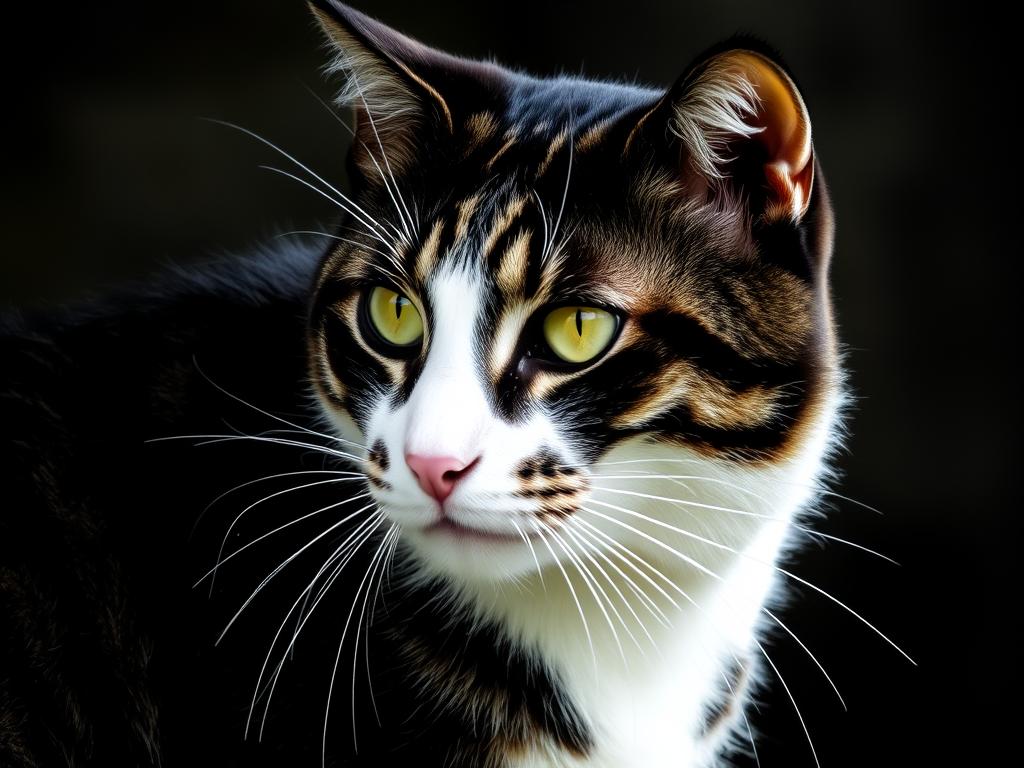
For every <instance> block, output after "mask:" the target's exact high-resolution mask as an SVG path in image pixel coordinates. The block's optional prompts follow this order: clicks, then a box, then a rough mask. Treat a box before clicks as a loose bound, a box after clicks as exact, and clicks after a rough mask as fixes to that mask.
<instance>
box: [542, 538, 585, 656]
mask: <svg viewBox="0 0 1024 768" xmlns="http://www.w3.org/2000/svg"><path fill="white" fill-rule="evenodd" d="M532 522H533V525H534V528H537V529H538V530H539V529H540V528H541V527H543V528H544V529H545V530H550V528H548V526H547V525H545V524H544V523H543V522H541V521H540V520H537V519H534V520H533V521H532ZM540 540H541V542H542V543H543V544H544V546H545V547H547V549H548V552H550V553H551V559H552V560H554V561H555V565H556V566H557V567H558V570H559V571H561V573H562V578H563V579H565V585H566V586H567V587H568V588H569V594H571V595H572V600H573V602H574V603H576V610H577V611H579V614H580V621H581V622H583V631H584V632H585V633H586V635H587V645H589V646H590V656H591V658H592V659H593V661H594V674H595V675H597V651H595V650H594V638H592V637H591V636H590V625H589V624H587V617H586V616H585V615H584V614H583V606H582V605H580V599H579V597H577V596H576V590H575V589H574V588H573V586H572V581H571V580H570V579H569V574H567V573H566V572H565V568H563V567H562V561H561V560H559V559H558V557H557V555H555V551H554V550H553V549H552V548H551V544H549V543H548V540H547V538H546V537H545V536H544V535H543V533H541V536H540Z"/></svg>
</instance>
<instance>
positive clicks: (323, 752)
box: [320, 524, 394, 768]
mask: <svg viewBox="0 0 1024 768" xmlns="http://www.w3.org/2000/svg"><path fill="white" fill-rule="evenodd" d="M391 530H394V525H393V524H392V528H391ZM391 530H389V532H388V533H389V534H390V532H391ZM386 540H387V534H386V535H385V537H384V539H383V540H382V541H381V543H380V545H379V546H378V547H377V551H376V552H375V553H374V555H373V557H372V558H371V559H370V563H369V565H368V566H367V569H366V575H365V576H363V579H362V581H360V582H359V586H358V587H357V588H356V592H355V597H353V599H352V608H351V609H350V610H349V612H348V616H346V617H345V626H344V627H342V629H341V640H340V641H339V643H338V654H337V656H336V657H335V659H334V669H333V670H332V671H331V682H330V685H329V686H328V688H327V705H326V707H325V709H324V729H323V737H322V739H321V741H320V756H321V765H322V766H324V768H326V766H327V723H328V721H329V719H330V716H331V698H332V697H333V695H334V681H335V679H336V677H337V675H338V662H339V661H340V660H341V650H342V648H343V647H344V646H345V636H346V635H347V634H348V628H349V625H350V624H351V622H352V616H353V614H354V613H355V610H356V603H357V602H358V601H359V595H360V594H361V593H362V591H363V588H364V587H366V585H367V580H368V579H369V578H370V574H371V572H372V571H373V568H374V566H375V565H376V562H377V560H378V559H379V558H380V557H381V555H382V553H383V552H384V546H385V541H386ZM352 745H353V751H354V752H358V751H359V744H358V739H357V735H356V732H355V728H353V730H352Z"/></svg>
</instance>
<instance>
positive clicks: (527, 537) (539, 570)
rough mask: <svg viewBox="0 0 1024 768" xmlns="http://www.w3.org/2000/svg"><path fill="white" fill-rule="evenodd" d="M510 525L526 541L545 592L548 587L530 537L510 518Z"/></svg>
mask: <svg viewBox="0 0 1024 768" xmlns="http://www.w3.org/2000/svg"><path fill="white" fill-rule="evenodd" d="M510 522H511V523H512V526H513V527H514V528H515V529H516V533H518V534H519V537H520V538H521V539H522V540H523V541H524V542H525V543H526V546H527V547H529V548H530V555H532V556H533V562H534V565H536V566H537V576H538V577H539V578H540V585H541V586H542V587H543V588H544V592H545V593H547V591H548V587H547V584H545V583H544V571H543V570H542V569H541V567H540V560H539V559H538V558H537V550H536V549H534V548H533V542H532V541H530V537H529V536H527V535H526V532H525V531H523V529H522V528H521V527H520V526H519V524H518V523H517V522H516V521H515V520H510Z"/></svg>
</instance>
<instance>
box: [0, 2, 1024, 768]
mask: <svg viewBox="0 0 1024 768" xmlns="http://www.w3.org/2000/svg"><path fill="white" fill-rule="evenodd" d="M29 5H30V4H19V5H18V7H17V9H16V10H12V9H5V10H4V15H5V18H4V22H3V24H4V28H5V31H6V33H7V34H6V36H7V38H8V45H7V46H5V47H4V49H3V57H4V62H3V70H2V71H3V77H4V80H5V90H4V93H3V96H2V98H3V103H4V113H5V116H4V117H3V118H2V119H0V132H2V137H3V143H2V155H0V156H2V157H3V163H2V165H3V168H4V183H3V185H2V192H0V194H2V196H3V197H2V205H0V221H2V223H0V306H3V305H39V304H44V305H45V304H49V303H53V302H61V301H67V300H72V299H75V298H77V297H80V296H82V295H83V294H84V293H85V292H87V291H90V290H97V289H98V290H102V289H103V288H104V287H105V286H109V285H113V284H116V283H118V282H120V281H123V280H124V279H126V278H142V277H144V276H146V275H147V274H151V273H152V272H153V271H154V270H155V269H156V268H158V267H159V266H160V265H162V264H166V263H169V262H176V263H188V262H189V261H190V260H196V259H202V258H206V257H208V256H209V255H211V254H215V253H217V252H220V251H225V250H235V249H241V248H244V247H246V246H247V245H249V244H251V243H254V242H256V241H259V240H261V239H265V238H266V237H269V236H271V235H273V234H274V233H275V232H278V231H280V230H282V229H288V228H298V229H315V228H317V226H318V225H319V224H321V223H323V222H327V221H329V220H330V219H331V215H332V214H331V211H330V210H329V208H328V206H327V204H325V203H324V202H323V201H322V200H320V199H318V198H317V197H316V196H314V195H313V194H312V193H309V192H307V191H305V190H303V189H301V188H299V187H298V186H297V185H294V184H291V183H290V182H287V180H282V179H280V178H277V177H274V176H271V175H269V174H266V173H264V172H261V171H259V170H258V169H257V168H256V166H257V165H258V164H259V163H260V162H263V161H266V160H269V159H274V158H273V157H272V155H271V153H270V152H269V151H268V150H265V149H263V148H261V147H260V146H258V145H257V144H255V143H254V142H252V141H250V140H248V139H246V138H245V137H244V136H241V135H239V134H235V133H232V132H229V131H226V130H224V129H222V128H219V127H217V126H214V125H211V124H209V123H204V122H202V121H201V120H199V119H198V118H199V117H202V116H209V117H217V118H223V119H227V120H233V121H237V122H240V123H243V124H244V125H246V126H248V127H251V128H253V129H254V130H256V131H258V132H260V133H262V134H264V135H266V136H268V137H271V138H273V139H274V140H275V141H277V142H279V143H280V144H281V145H282V146H283V147H285V148H288V149H292V150H296V151H298V152H300V154H301V155H302V157H303V158H304V159H305V160H307V161H308V162H309V163H310V164H311V165H312V166H313V167H315V168H317V169H320V170H322V171H323V172H324V173H325V174H326V175H328V176H329V177H331V178H339V179H340V178H342V177H343V156H344V151H345V148H346V140H345V135H344V134H343V133H342V132H341V131H340V130H339V128H338V126H337V124H336V123H334V122H333V120H332V118H331V117H330V116H329V115H328V114H327V113H326V112H325V111H324V110H323V108H322V107H321V106H320V105H318V104H317V102H316V100H315V99H314V98H313V97H312V96H311V95H310V93H309V91H308V90H307V87H308V88H311V89H312V90H313V91H315V92H318V93H320V94H321V95H324V96H328V95H329V94H330V92H331V86H330V85H329V84H327V83H325V82H324V81H323V80H322V78H321V77H320V74H319V68H320V66H321V64H322V63H323V61H324V55H323V49H322V47H321V41H320V38H319V36H318V34H317V33H316V32H315V30H314V29H313V26H312V24H311V22H310V18H309V14H308V13H307V12H306V10H305V8H304V7H303V4H302V3H300V2H294V1H292V0H288V1H286V0H275V1H274V2H251V1H250V2H244V1H243V0H224V1H223V2H216V3H214V2H209V3H191V4H190V3H176V4H166V3H159V4H155V3H153V4H150V3H138V2H136V3H130V2H127V1H126V0H116V1H113V2H106V3H102V4H88V5H87V4H77V5H71V4H68V5H66V6H65V7H63V8H59V7H58V6H56V5H52V4H45V5H40V7H39V8H38V10H32V9H31V8H30V7H28V6H29ZM359 5H360V7H362V8H363V9H364V10H367V11H368V12H369V13H371V14H373V15H376V16H378V17H380V18H382V19H383V20H385V21H386V22H388V23H391V24H393V25H394V26H397V27H398V28H400V29H402V30H404V31H406V32H408V33H410V34H412V35H414V36H417V37H420V38H421V39H423V40H425V41H427V42H429V43H431V44H433V45H436V46H438V47H443V48H447V49H450V50H452V51H454V52H457V53H461V54H465V55H469V56H477V57H483V56H492V55H493V56H494V57H496V58H497V59H499V60H500V61H503V62H506V63H510V64H514V65H516V66H520V67H523V68H527V69H530V70H533V71H536V72H540V73H551V72H555V71H558V70H566V71H570V72H576V71H580V70H582V71H583V72H585V73H587V74H590V75H597V76H614V77H624V78H626V79H634V78H635V79H637V80H639V81H646V82H653V83H661V84H665V83H668V82H669V81H671V80H672V79H674V78H675V77H676V76H677V75H678V74H679V73H680V70H681V68H683V67H684V66H685V64H686V63H687V62H688V61H689V60H690V58H691V57H692V56H693V55H694V54H696V53H697V52H698V51H699V50H701V49H703V48H704V47H706V46H707V45H709V44H711V43H713V42H716V41H718V40H720V39H722V38H724V37H727V36H729V35H730V34H732V33H734V32H737V31H742V32H749V33H753V34H756V35H759V36H761V37H763V38H765V39H766V40H768V41H769V42H771V43H772V44H774V45H775V46H776V47H778V48H779V49H780V50H781V51H782V52H783V53H784V55H785V56H786V58H787V59H788V61H789V62H790V64H791V66H792V68H793V70H794V71H795V72H796V74H797V76H798V78H799V79H800V81H801V85H802V87H803V89H804V93H805V96H806V98H807V101H808V104H809V106H810V109H811V114H812V118H813V120H814V128H815V132H816V146H817V150H818V153H819V156H820V157H821V159H822V161H823V163H824V167H825V170H826V173H827V176H828V178H829V181H830V185H831V188H832V192H833V197H834V203H835V206H836V209H837V221H838V239H837V248H836V260H835V266H834V284H835V294H836V300H837V311H838V315H839V319H840V322H841V328H842V338H843V340H844V342H845V343H846V345H848V349H849V354H848V362H849V367H850V370H851V371H852V380H851V383H852V385H853V389H854V392H855V394H856V395H857V405H856V408H855V411H854V413H853V418H852V421H851V429H852V435H851V437H850V439H849V441H848V446H849V450H848V452H847V453H845V454H844V455H843V456H842V457H841V459H840V462H839V463H840V466H841V468H842V470H843V472H844V480H843V482H842V484H841V486H840V488H839V490H840V491H842V492H843V493H844V494H846V495H849V496H852V497H854V498H856V499H859V500H862V501H864V502H866V503H868V504H870V505H872V506H875V507H877V508H879V509H880V510H881V511H882V512H883V513H884V514H883V515H881V516H879V515H876V514H874V513H872V512H869V511H866V510H865V509H862V508H859V507H857V506H855V505H852V504H848V503H844V502H838V503H837V504H836V505H835V510H834V513H833V514H832V516H831V517H830V518H829V519H828V521H827V522H825V523H823V530H826V531H828V532H829V533H832V534H834V535H837V536H842V537H845V538H849V539H852V540H854V541H857V542H860V543H862V544H864V545H866V546H870V547H873V548H876V549H880V550H882V551H884V552H886V553H887V554H889V555H891V556H892V557H894V558H896V559H897V560H898V561H900V563H901V564H902V565H901V566H900V567H893V566H889V565H887V564H886V563H884V562H880V561H877V560H874V559H872V558H870V557H868V556H865V555H864V554H863V553H859V552H856V551H853V550H850V549H847V548H843V547H839V546H835V545H829V546H827V547H824V548H818V549H815V548H812V549H810V550H808V551H807V552H805V553H803V554H802V555H801V556H800V558H799V560H798V562H797V564H796V566H795V569H796V570H797V571H798V572H799V573H800V574H801V575H802V576H803V577H805V578H807V579H809V580H811V581H813V582H815V583H817V584H820V585H821V586H823V587H824V588H825V589H828V590H829V591H831V592H833V593H835V594H837V595H839V596H840V597H842V599H844V600H846V601H847V602H848V603H849V604H850V605H851V606H853V607H855V608H856V609H858V610H859V611H861V612H862V613H863V614H865V615H866V616H867V617H869V618H870V619H871V620H872V621H873V622H875V623H876V624H877V625H878V626H879V627H881V628H882V629H883V630H884V631H885V632H886V633H888V634H889V635H890V636H891V637H892V638H893V639H894V640H896V641H897V642H898V643H900V644H901V645H903V646H904V647H905V648H907V649H908V651H909V652H910V653H911V655H912V656H913V657H914V658H915V659H916V660H917V662H918V664H919V666H918V667H916V668H915V667H912V666H911V665H910V664H908V663H907V662H906V661H905V660H903V659H901V658H900V657H899V655H898V654H897V653H896V652H895V651H893V650H892V649H891V648H890V647H888V646H887V645H886V644H885V643H884V642H883V641H881V640H880V639H879V638H877V637H876V636H874V635H872V634H871V633H870V632H869V631H867V630H865V629H864V627H863V626H861V625H859V624H858V623H857V622H856V621H855V620H854V619H852V618H851V617H850V616H848V615H846V614H844V613H843V612H842V611H841V610H839V609H838V608H836V607H835V606H834V605H832V604H830V603H828V602H827V601H825V600H823V599H822V598H820V597H818V596H816V595H814V594H813V593H810V592H809V591H808V590H804V593H805V594H803V595H802V597H801V599H799V600H797V601H795V604H794V606H793V607H792V608H791V609H790V610H789V612H788V616H789V623H790V626H791V627H792V628H793V629H794V630H795V631H796V632H797V633H798V634H799V635H800V636H801V637H802V638H803V639H804V640H805V641H806V642H807V644H808V645H809V646H810V647H811V648H812V649H814V651H815V652H816V653H817V654H818V656H819V658H820V659H821V661H822V663H823V664H824V665H825V667H826V668H827V669H828V670H830V671H831V673H832V674H833V677H834V679H835V681H836V683H837V684H838V686H839V687H840V689H841V691H842V692H843V693H844V694H845V696H846V698H847V701H848V703H849V707H850V711H849V712H848V713H844V712H843V711H842V710H841V708H840V707H839V706H838V704H837V703H836V701H835V700H834V698H832V697H831V696H830V691H829V690H828V688H827V686H826V684H825V683H824V681H823V680H822V679H821V677H820V675H818V674H817V672H816V670H815V669H814V668H813V667H812V665H811V663H810V662H809V661H808V660H807V658H806V657H804V656H802V655H801V653H800V651H799V650H798V649H796V648H795V647H793V644H792V643H791V642H788V641H786V640H785V639H784V638H779V639H778V640H777V641H776V643H775V645H776V646H777V651H776V654H775V656H776V659H777V661H778V663H779V666H780V668H781V669H782V670H783V672H784V674H785V675H786V677H787V680H788V681H789V683H790V686H791V688H792V689H793V693H794V695H795V696H796V698H797V700H798V702H800V704H801V708H802V710H803V713H804V715H805V717H806V719H807V721H808V727H809V729H810V731H811V734H812V737H813V738H814V741H815V744H816V746H817V748H818V752H819V755H820V758H821V763H822V765H823V766H824V767H825V768H839V767H840V766H873V765H879V766H889V765H892V766H912V765H926V764H927V765H943V764H950V763H952V762H953V760H954V755H959V754H961V750H963V749H965V748H967V747H968V745H970V752H969V754H970V757H969V758H967V760H966V762H964V763H962V764H965V765H971V764H982V763H984V762H986V761H985V758H984V757H983V755H985V754H986V753H989V752H992V753H994V752H995V751H998V748H999V744H1000V743H1001V742H1003V741H1012V740H1013V738H1014V731H1013V729H1012V726H1011V727H1010V730H1006V728H1005V724H1004V717H1005V718H1006V719H1005V723H1006V724H1008V723H1009V719H1010V718H1009V717H1008V715H1009V714H1010V712H1009V711H1008V710H1005V709H1003V707H1002V706H1001V705H998V704H997V703H996V701H995V696H996V694H997V693H1000V692H1005V693H1008V694H1010V695H1011V696H1012V695H1013V693H1014V692H1013V690H1012V688H1011V686H1012V685H1013V682H1012V681H1013V680H1014V679H1015V678H1016V674H1015V671H1014V670H1015V667H1016V660H1015V659H1014V658H1013V655H1014V654H1016V653H1018V652H1019V641H1018V640H1017V638H1016V636H1015V635H1010V634H1007V633H1005V632H1004V631H1003V627H1002V626H1001V624H1002V623H1003V622H1002V621H1001V616H1002V615H1010V616H1012V615H1013V614H1014V613H1015V612H1016V611H1017V609H1018V607H1019V600H1016V599H1015V598H1014V594H1015V588H1014V586H1013V582H1012V581H1011V578H1012V573H1013V571H1014V568H1013V567H1012V565H1013V563H1012V558H1013V557H1014V552H1015V547H1014V546H1013V544H1014V541H1013V537H1012V533H1013V531H1012V530H1011V522H1010V521H1011V520H1012V518H1013V517H1014V516H1015V514H1016V513H1017V511H1018V509H1019V505H1018V499H1017V497H1018V496H1019V493H1018V491H1017V487H1016V483H1015V482H1014V475H1015V470H1016V468H1017V465H1018V459H1019V452H1018V447H1017V446H1018V443H1017V429H1018V426H1019V424H1020V419H1019V416H1020V401H1019V399H1018V395H1019V390H1020V386H1019V378H1018V377H1017V376H1016V375H1015V371H1014V368H1015V365H1016V363H1015V358H1016V357H1017V356H1018V354H1019V351H1020V350H1019V344H1018V336H1017V334H1016V327H1015V324H1014V321H1015V318H1016V314H1017V313H1016V308H1017V307H1016V298H1017V297H1016V293H1017V290H1018V283H1017V282H1016V280H1015V279H1014V272H1015V269H1014V268H1015V261H1016V259H1017V258H1019V255H1020V249H1019V245H1017V244H1016V243H1015V241H1014V240H1013V238H1012V236H1011V235H1010V229H1009V227H1007V226H1005V225H1004V224H1003V222H1006V221H1008V220H1010V219H1009V217H1010V216H1011V215H1012V214H1011V211H1010V205H1011V201H1012V202H1014V203H1016V200H1015V189H1014V188H1013V187H1012V186H1011V185H1012V177H1013V173H1012V172H1011V167H1010V159H1011V155H1012V153H1013V152H1014V151H1015V147H1014V143H1015V139H1016V132H1017V131H1016V127H1015V125H1014V121H1013V118H1012V117H1011V116H1010V115H1009V114H1008V113H1009V109H1010V106H1009V105H1010V104H1015V103H1016V102H1019V86H1018V85H1015V84H1014V85H1011V82H1010V80H1011V78H1010V76H1009V74H1003V73H1004V72H1006V73H1009V72H1011V71H1012V70H1010V69H1009V68H1008V64H1007V62H1005V61H1004V60H1003V59H1002V57H1003V55H1004V52H1005V51H1006V48H1005V44H1004V43H1003V42H1002V41H1003V40H1004V35H1003V34H1001V30H1002V29H1003V28H1004V27H1005V26H1006V25H1007V21H1006V20H1005V19H1000V18H998V17H992V16H987V15H984V13H983V11H982V10H981V9H980V8H979V7H977V6H978V4H972V5H968V4H964V5H961V6H958V7H953V8H948V9H945V10H940V4H927V3H923V2H917V3H877V4H873V3H865V2H851V3H814V2H809V1H800V2H794V1H790V2H785V3H782V2H779V3H766V2H754V1H751V0H742V1H741V0H720V1H718V2H711V1H710V0H704V1H703V2H652V1H651V0H630V2H628V3H621V4H593V5H586V6H584V5H583V4H580V5H578V6H577V5H573V6H570V5H569V4H556V3H553V2H550V1H548V2H536V1H535V0H519V2H516V3H508V4H504V3H503V4H493V5H486V4H482V3H473V2H466V1H459V2H457V1H456V0H443V1H438V2H433V3H424V2H413V1H412V0H362V1H361V2H360V3H359ZM941 5H943V6H944V5H946V4H941ZM15 39H17V40H18V41H20V43H22V45H18V46H15V45H14V44H13V43H14V42H15ZM1007 58H1008V57H1007ZM1014 207H1016V205H1014ZM757 721H758V722H759V723H760V725H761V727H762V728H763V730H764V731H765V732H766V733H765V735H764V736H763V737H762V738H761V739H760V741H759V744H758V746H759V752H760V757H761V764H762V765H763V766H764V768H794V767H796V768H799V767H800V766H808V767H810V766H813V761H812V760H811V756H810V753H809V751H808V749H807V745H806V742H805V741H804V737H803V735H802V731H801V730H800V727H799V724H798V723H797V721H796V719H795V717H794V715H793V712H792V709H791V707H790V705H789V704H788V701H787V699H786V697H785V694H784V692H783V691H782V690H781V688H780V687H779V686H778V685H777V684H776V685H775V686H774V687H773V688H772V689H771V691H770V694H769V695H768V696H767V697H766V701H765V702H764V703H763V704H762V705H761V712H760V714H759V715H758V717H757Z"/></svg>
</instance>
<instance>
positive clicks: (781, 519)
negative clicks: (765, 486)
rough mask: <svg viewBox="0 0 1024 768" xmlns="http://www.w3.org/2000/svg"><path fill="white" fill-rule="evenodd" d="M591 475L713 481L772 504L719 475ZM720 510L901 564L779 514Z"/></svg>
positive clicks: (690, 503) (601, 488)
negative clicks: (766, 522)
mask: <svg viewBox="0 0 1024 768" xmlns="http://www.w3.org/2000/svg"><path fill="white" fill-rule="evenodd" d="M590 477H591V479H603V480H609V479H612V480H670V481H672V482H675V483H676V484H679V485H682V486H683V487H685V488H687V489H689V487H688V486H687V485H683V483H681V482H679V480H699V481H705V482H712V483H716V484H720V485H724V486H726V487H729V488H733V489H735V490H738V492H740V493H742V494H746V495H748V496H751V497H753V498H754V499H757V500H758V501H760V502H762V503H764V504H765V505H767V506H772V505H771V504H770V502H769V501H768V500H767V499H765V498H764V497H763V496H761V495H760V494H757V493H755V492H754V490H751V489H750V488H744V487H743V486H741V485H737V484H736V483H733V482H729V481H728V480H723V479H721V478H718V477H703V476H701V475H660V474H653V473H651V474H644V475H591V476H590ZM595 488H596V489H599V490H612V492H614V490H615V489H614V488H607V487H602V486H595ZM622 493H630V492H625V490H624V492H622ZM662 500H663V501H671V502H672V503H674V504H686V505H690V506H693V505H694V504H695V502H691V501H687V500H684V499H671V498H669V497H663V498H662ZM705 508H708V507H705ZM718 511H721V512H729V513H731V514H735V515H741V516H743V517H754V518H757V519H760V520H768V521H770V522H774V523H781V524H783V525H787V526H791V527H793V528H794V529H795V530H799V531H801V532H804V534H807V535H808V536H811V537H819V538H821V539H826V540H828V541H830V542H836V543H837V544H843V545H846V546H847V547H852V548H854V549H859V550H860V551H861V552H864V553H865V554H868V555H873V556H874V557H878V558H880V559H882V560H885V561H886V562H889V563H892V564H893V565H897V566H898V565H899V563H898V562H897V561H896V560H894V559H893V558H891V557H889V556H888V555H885V554H883V553H881V552H878V551H876V550H873V549H871V548H869V547H865V546H864V545H862V544H857V543H856V542H851V541H849V540H847V539H842V538H840V537H838V536H833V535H831V534H824V532H822V531H820V530H815V529H814V528H809V527H807V526H806V525H801V524H799V523H796V522H792V521H790V520H786V519H785V518H784V517H778V516H777V515H765V514H759V513H757V512H751V511H749V510H740V509H726V508H720V509H719V510H718Z"/></svg>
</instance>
